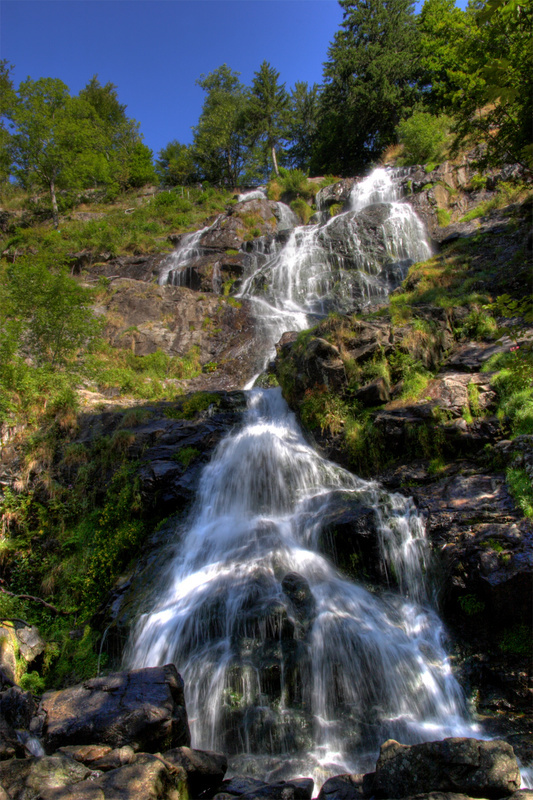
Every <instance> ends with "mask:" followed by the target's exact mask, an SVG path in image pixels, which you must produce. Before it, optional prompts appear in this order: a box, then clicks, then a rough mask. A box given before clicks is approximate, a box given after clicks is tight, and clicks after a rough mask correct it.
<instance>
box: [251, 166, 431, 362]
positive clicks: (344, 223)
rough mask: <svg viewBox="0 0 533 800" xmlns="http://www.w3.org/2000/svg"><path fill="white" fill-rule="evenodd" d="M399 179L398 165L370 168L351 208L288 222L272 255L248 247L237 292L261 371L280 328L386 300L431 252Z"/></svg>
mask: <svg viewBox="0 0 533 800" xmlns="http://www.w3.org/2000/svg"><path fill="white" fill-rule="evenodd" d="M399 177H400V176H399V174H398V171H397V170H388V169H381V168H380V169H376V170H374V171H373V172H372V173H371V175H370V176H369V177H368V178H366V179H364V180H362V181H360V182H359V183H357V184H355V186H354V188H353V190H352V193H351V197H350V210H349V211H347V212H345V213H343V214H339V215H337V216H335V217H332V218H330V219H328V220H327V221H326V222H325V223H320V224H317V225H304V226H297V227H295V228H293V230H292V231H291V233H290V236H289V238H288V241H287V242H286V244H285V245H284V246H283V247H279V248H277V249H276V250H275V252H274V253H273V254H272V256H271V258H270V259H267V260H265V259H264V258H263V257H262V255H261V258H259V259H256V258H254V257H253V253H252V256H251V258H250V259H249V262H248V273H247V276H246V277H245V280H244V281H243V285H242V288H241V291H240V293H239V295H238V296H239V297H246V298H248V299H249V300H250V301H251V302H252V304H253V307H254V311H255V317H256V324H257V327H258V329H259V331H260V334H259V336H258V350H257V352H258V366H259V367H260V368H261V369H263V368H264V366H265V365H266V363H268V361H269V360H270V359H271V358H272V357H273V355H274V345H275V344H276V342H277V341H279V338H280V336H281V335H282V334H283V333H284V332H285V331H289V330H304V329H305V328H308V327H310V326H311V325H312V324H313V322H315V321H316V320H317V319H318V318H320V317H323V316H325V315H326V314H328V313H329V312H331V311H339V312H341V313H350V312H351V311H353V310H354V308H356V307H365V306H368V305H370V304H371V303H375V302H379V301H384V300H386V298H387V296H388V294H389V292H390V291H391V290H392V289H394V288H395V287H396V286H398V285H399V284H400V283H401V281H402V280H403V278H404V277H405V275H406V274H407V269H408V268H409V266H410V265H411V264H413V263H414V262H415V261H423V260H425V259H427V258H429V257H430V255H431V247H430V245H429V243H428V240H427V236H426V231H425V229H424V226H423V224H422V222H421V221H420V219H419V218H418V217H417V216H416V214H415V212H414V211H413V209H412V208H411V206H410V205H409V204H407V203H403V202H400V200H399V198H400V196H401V186H400V180H399Z"/></svg>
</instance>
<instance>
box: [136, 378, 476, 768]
mask: <svg viewBox="0 0 533 800" xmlns="http://www.w3.org/2000/svg"><path fill="white" fill-rule="evenodd" d="M340 497H341V498H344V501H346V498H349V499H350V500H351V502H353V503H356V504H360V506H361V507H364V508H373V509H374V524H375V527H376V530H377V534H378V536H377V538H378V541H379V548H380V554H381V558H382V560H383V561H384V562H386V563H388V564H391V565H394V572H395V576H396V581H397V585H398V587H399V589H400V590H401V591H402V593H401V594H400V592H399V591H398V592H396V593H386V594H383V595H381V596H379V595H377V594H375V593H372V592H370V591H368V589H366V588H364V587H363V586H361V585H359V586H358V585H356V584H354V583H351V582H349V581H348V580H346V579H344V578H343V577H342V576H341V575H340V574H339V573H338V572H337V571H336V570H335V569H334V568H333V567H332V566H331V565H330V564H329V563H328V561H327V560H326V559H325V558H324V557H323V556H322V555H321V554H320V553H319V552H318V549H317V548H318V543H319V540H320V534H321V532H322V529H323V527H324V521H325V520H326V519H327V517H328V512H329V511H331V509H332V508H335V505H336V503H337V502H338V500H339V498H340ZM427 557H428V551H427V544H426V540H425V538H424V528H423V525H422V523H421V520H420V518H419V516H418V515H417V513H416V510H415V508H414V506H413V504H412V502H411V501H410V500H407V499H405V498H404V497H403V496H401V495H390V494H388V493H386V492H384V491H383V490H382V489H380V487H379V486H378V485H377V484H376V483H372V482H367V481H363V480H361V479H359V478H357V477H355V476H353V475H351V474H350V473H349V472H347V471H345V470H343V469H341V468H340V467H337V466H335V465H333V464H332V463H330V462H328V461H325V460H324V459H322V458H321V457H320V456H318V455H317V454H316V453H315V452H314V450H313V449H312V448H311V447H310V446H309V445H308V444H306V442H305V441H304V439H303V437H302V435H301V433H300V431H299V429H298V427H297V424H296V421H295V418H294V415H293V414H292V413H291V412H290V411H289V409H288V408H287V406H286V404H285V402H284V401H283V399H282V397H281V393H280V391H279V389H273V390H268V391H263V390H258V389H255V390H253V391H252V392H251V393H250V399H249V408H248V412H247V418H246V420H245V423H244V425H243V427H242V428H241V429H240V430H238V431H237V432H235V433H233V434H232V435H231V436H229V437H228V438H226V439H225V440H224V441H223V442H222V443H221V444H220V446H219V447H218V449H217V451H216V454H215V456H214V457H213V459H212V461H211V463H210V464H209V465H208V466H207V467H206V468H205V470H204V473H203V475H202V480H201V485H200V490H199V493H198V498H197V504H196V508H195V510H194V512H193V514H192V516H191V520H190V527H189V529H188V531H187V532H186V534H185V536H184V537H183V539H182V540H181V541H180V544H179V552H178V553H177V555H176V556H175V559H174V560H173V562H172V563H171V564H170V565H169V566H168V573H167V575H166V588H165V589H164V591H163V592H162V594H161V596H160V599H159V600H158V602H157V603H156V605H155V607H154V608H153V610H152V611H151V612H150V613H148V614H146V615H144V616H143V617H141V619H140V620H139V623H138V626H137V629H136V631H135V635H134V637H133V640H132V644H131V648H130V651H129V654H128V658H129V661H130V663H131V664H132V665H133V666H135V667H142V666H153V665H156V664H165V663H168V662H174V663H175V664H176V665H177V667H178V669H179V671H180V672H181V674H182V676H183V678H184V680H185V685H186V687H187V706H188V711H189V715H190V719H191V732H192V736H193V742H194V745H195V746H197V747H204V748H207V749H218V750H222V751H225V752H228V753H230V754H236V753H240V752H247V753H256V754H269V755H275V754H286V755H285V758H284V766H285V769H286V771H287V772H288V773H291V772H302V770H303V771H305V770H306V769H307V771H309V770H314V769H315V768H316V767H317V766H318V765H323V766H324V767H325V769H326V771H327V770H328V769H329V770H333V771H335V769H336V770H337V772H338V771H342V770H346V769H352V770H354V769H366V768H367V767H369V766H370V762H371V758H372V757H375V754H376V751H377V749H378V747H379V745H380V743H381V742H382V741H384V740H385V739H387V738H389V737H391V736H393V737H395V738H399V739H400V740H401V741H404V742H405V741H421V740H424V739H431V738H439V737H443V736H446V735H460V734H464V732H465V730H466V729H467V724H466V722H465V717H464V705H463V701H462V696H461V692H460V690H459V687H458V686H457V684H456V683H455V680H454V679H453V677H452V675H451V671H450V668H449V664H448V662H447V660H446V656H445V652H444V650H443V646H442V642H441V639H442V627H441V625H440V622H439V620H438V618H437V616H436V614H435V612H434V611H433V610H431V606H430V604H429V600H428V591H427V587H426V585H425V578H424V567H425V565H426V563H427ZM288 754H290V756H291V757H295V758H296V763H292V762H291V760H290V759H289V757H288ZM328 765H329V767H328Z"/></svg>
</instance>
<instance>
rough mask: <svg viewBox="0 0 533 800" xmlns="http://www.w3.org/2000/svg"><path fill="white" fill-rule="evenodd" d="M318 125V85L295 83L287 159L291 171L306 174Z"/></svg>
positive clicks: (292, 93)
mask: <svg viewBox="0 0 533 800" xmlns="http://www.w3.org/2000/svg"><path fill="white" fill-rule="evenodd" d="M317 124H318V85H317V84H316V83H314V84H313V85H312V86H311V87H309V86H308V85H307V83H304V82H303V81H297V82H296V83H295V85H294V89H293V90H292V91H291V97H290V112H289V122H288V125H287V139H288V141H289V142H290V146H289V148H288V150H287V158H288V161H289V164H290V165H291V167H292V168H293V169H301V170H303V171H304V172H307V171H308V170H309V168H310V166H311V153H312V148H313V142H314V138H315V135H316V129H317Z"/></svg>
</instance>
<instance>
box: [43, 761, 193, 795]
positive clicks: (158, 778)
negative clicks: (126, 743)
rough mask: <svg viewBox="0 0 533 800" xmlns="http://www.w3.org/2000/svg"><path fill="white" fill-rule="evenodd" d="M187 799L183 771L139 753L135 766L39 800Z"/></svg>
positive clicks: (48, 791)
mask: <svg viewBox="0 0 533 800" xmlns="http://www.w3.org/2000/svg"><path fill="white" fill-rule="evenodd" d="M95 774H96V775H98V773H95ZM186 796H187V789H186V777H185V772H184V771H183V770H182V769H180V768H179V767H173V766H172V765H171V764H166V763H165V762H164V761H163V759H161V758H158V757H157V756H153V755H149V754H147V753H139V754H138V755H137V756H136V757H135V761H134V763H132V764H128V765H127V766H124V767H121V768H120V769H113V770H111V771H110V772H106V773H105V774H104V775H102V776H101V777H91V778H90V779H89V780H84V781H82V782H80V783H76V784H75V785H73V786H67V787H65V788H62V789H46V790H44V791H42V792H41V794H40V795H39V798H38V800H104V798H105V800H141V798H142V800H179V798H182V797H186Z"/></svg>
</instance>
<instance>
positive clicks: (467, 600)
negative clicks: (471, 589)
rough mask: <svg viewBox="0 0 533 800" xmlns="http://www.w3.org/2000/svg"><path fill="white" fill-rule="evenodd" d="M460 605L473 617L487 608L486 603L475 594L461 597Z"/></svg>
mask: <svg viewBox="0 0 533 800" xmlns="http://www.w3.org/2000/svg"><path fill="white" fill-rule="evenodd" d="M459 605H460V606H461V608H462V610H463V611H464V613H465V614H466V615H467V616H468V617H473V616H475V615H476V614H480V613H481V612H482V611H484V610H485V603H484V602H483V600H480V599H479V598H477V597H476V596H475V595H474V594H465V595H463V597H460V598H459Z"/></svg>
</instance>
